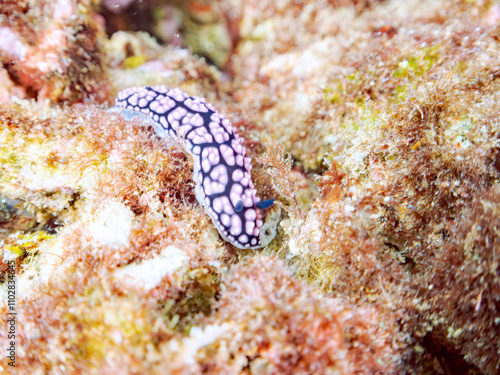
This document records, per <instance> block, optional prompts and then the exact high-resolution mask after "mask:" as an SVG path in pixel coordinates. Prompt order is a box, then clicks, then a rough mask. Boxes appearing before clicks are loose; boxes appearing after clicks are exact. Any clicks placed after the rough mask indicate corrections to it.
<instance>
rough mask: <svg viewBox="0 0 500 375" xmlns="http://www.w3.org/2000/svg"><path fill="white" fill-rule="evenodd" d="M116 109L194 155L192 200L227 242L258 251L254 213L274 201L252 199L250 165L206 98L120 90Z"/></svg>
mask: <svg viewBox="0 0 500 375" xmlns="http://www.w3.org/2000/svg"><path fill="white" fill-rule="evenodd" d="M116 104H117V106H119V107H122V108H125V109H127V110H131V111H133V112H138V113H142V114H144V115H147V116H149V118H150V119H152V120H153V122H152V123H153V127H154V129H155V130H156V132H157V134H158V135H159V136H160V137H161V138H163V139H165V140H167V141H170V140H172V141H174V142H175V143H177V144H179V145H181V146H182V147H183V149H184V150H185V151H186V152H188V153H190V154H191V155H193V157H194V161H195V162H194V175H193V176H194V180H195V182H196V189H195V192H196V198H197V199H198V201H199V202H200V204H202V205H203V206H204V207H205V208H206V210H207V213H208V214H209V216H210V217H211V218H212V221H213V222H214V224H215V226H216V227H217V229H218V230H219V233H220V235H221V236H222V237H223V238H224V239H225V240H226V241H229V242H231V243H232V244H233V245H234V246H236V247H238V248H245V249H248V248H258V247H261V239H260V228H261V226H262V220H261V214H260V212H259V209H264V208H267V207H269V206H270V205H271V204H272V202H273V200H268V201H260V199H259V197H257V195H256V193H257V191H256V190H255V187H254V185H253V182H252V177H251V175H250V170H251V169H252V165H251V160H250V158H247V157H245V151H246V150H245V147H244V146H242V143H243V139H242V138H241V137H239V136H238V134H236V133H235V129H234V127H233V126H232V125H231V123H230V122H229V120H227V119H225V118H224V116H222V115H221V114H219V113H217V111H216V110H215V108H214V107H213V106H212V105H211V104H209V103H206V102H205V99H203V98H198V97H190V96H188V95H187V94H185V93H183V92H182V91H181V90H179V89H168V88H167V87H165V86H155V87H149V86H146V87H140V88H136V87H133V88H128V89H125V90H123V91H121V92H120V93H119V94H118V98H117V99H116Z"/></svg>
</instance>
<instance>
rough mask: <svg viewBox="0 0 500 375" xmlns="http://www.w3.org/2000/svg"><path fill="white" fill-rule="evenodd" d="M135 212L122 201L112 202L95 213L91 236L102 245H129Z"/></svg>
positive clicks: (90, 227) (90, 228) (91, 225)
mask: <svg viewBox="0 0 500 375" xmlns="http://www.w3.org/2000/svg"><path fill="white" fill-rule="evenodd" d="M133 218H134V214H133V213H132V211H131V210H130V208H128V207H127V206H125V205H124V204H122V203H118V202H110V203H108V204H107V206H105V207H103V208H102V209H100V210H98V211H97V212H96V213H95V214H94V220H92V222H91V223H90V224H89V226H88V230H89V233H90V234H91V236H92V237H93V238H94V239H95V240H96V241H97V242H99V243H100V244H101V245H111V246H120V245H128V243H129V237H130V231H131V229H132V220H133Z"/></svg>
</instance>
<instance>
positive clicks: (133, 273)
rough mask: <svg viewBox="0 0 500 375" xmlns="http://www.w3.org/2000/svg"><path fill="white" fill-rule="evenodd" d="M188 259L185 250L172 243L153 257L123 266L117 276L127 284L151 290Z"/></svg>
mask: <svg viewBox="0 0 500 375" xmlns="http://www.w3.org/2000/svg"><path fill="white" fill-rule="evenodd" d="M186 259H187V256H186V254H185V253H184V251H183V250H181V249H179V248H177V247H175V246H172V245H170V246H167V247H166V248H165V249H163V251H162V252H161V254H160V255H158V256H156V257H154V258H152V259H147V260H145V261H143V262H141V263H140V264H135V263H134V264H130V265H128V266H126V267H123V268H121V269H120V270H118V272H117V273H116V277H117V278H118V279H122V280H123V281H124V282H125V283H126V284H131V285H135V286H142V287H144V288H145V289H147V290H149V289H152V288H154V287H156V286H157V285H158V284H159V283H160V281H161V279H162V278H163V277H164V276H165V275H167V274H172V273H173V272H175V271H176V270H177V269H179V268H180V267H181V266H182V265H183V264H184V262H185V260H186Z"/></svg>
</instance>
